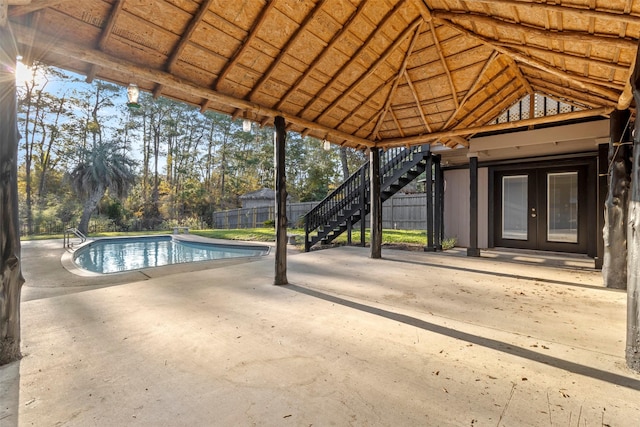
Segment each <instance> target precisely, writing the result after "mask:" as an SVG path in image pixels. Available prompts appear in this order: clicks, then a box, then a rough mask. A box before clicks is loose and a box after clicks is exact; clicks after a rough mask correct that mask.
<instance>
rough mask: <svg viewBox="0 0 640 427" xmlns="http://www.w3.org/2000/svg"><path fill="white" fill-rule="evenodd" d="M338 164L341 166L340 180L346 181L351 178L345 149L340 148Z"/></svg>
mask: <svg viewBox="0 0 640 427" xmlns="http://www.w3.org/2000/svg"><path fill="white" fill-rule="evenodd" d="M340 164H341V165H342V178H343V179H344V180H345V181H346V180H347V178H349V177H350V176H351V174H350V173H349V162H348V159H347V147H340Z"/></svg>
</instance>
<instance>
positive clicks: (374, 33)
mask: <svg viewBox="0 0 640 427" xmlns="http://www.w3.org/2000/svg"><path fill="white" fill-rule="evenodd" d="M405 2H406V0H400V1H399V2H398V4H396V6H395V7H394V8H393V9H391V10H390V11H389V12H387V14H386V15H385V16H384V17H383V18H382V19H381V20H380V22H379V23H378V25H377V27H376V29H375V30H374V31H372V32H371V34H369V37H367V39H366V40H365V41H364V43H362V44H361V45H360V47H359V48H358V50H357V51H356V52H355V53H354V54H353V55H352V56H351V58H350V59H349V60H348V61H347V62H345V63H344V64H343V65H342V67H340V69H338V71H336V73H335V74H334V75H333V76H331V80H330V82H329V84H327V85H325V86H324V87H323V88H322V89H321V90H320V91H319V92H318V93H317V94H315V95H314V96H313V97H312V98H311V99H310V100H309V102H307V103H306V104H305V106H304V107H302V112H301V113H300V115H301V116H303V115H304V114H305V113H306V112H307V110H308V109H309V108H310V107H311V106H312V105H313V104H314V103H315V102H316V101H318V100H320V99H322V97H323V96H324V94H325V93H326V92H327V91H328V90H329V89H331V88H332V87H333V85H332V83H333V82H335V81H336V80H338V78H339V76H340V75H342V73H344V71H345V70H346V69H347V68H349V67H350V66H351V65H352V64H353V63H354V62H356V61H357V60H358V58H359V57H360V55H361V54H362V52H364V51H365V50H366V49H368V48H369V46H370V45H371V43H372V42H373V40H374V39H375V37H376V36H377V35H379V34H380V32H381V31H382V28H383V27H384V26H385V24H386V23H387V22H388V21H389V20H390V19H391V18H392V17H393V16H394V15H395V14H396V12H398V10H400V8H401V7H402V6H404V3H405Z"/></svg>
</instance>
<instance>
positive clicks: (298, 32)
mask: <svg viewBox="0 0 640 427" xmlns="http://www.w3.org/2000/svg"><path fill="white" fill-rule="evenodd" d="M325 3H326V0H320V1H319V2H318V3H316V5H315V7H314V8H313V10H312V11H311V13H309V14H307V16H306V17H305V18H304V20H303V21H302V23H301V24H300V26H299V27H298V28H297V29H296V31H295V32H294V33H293V35H292V36H291V37H290V38H289V40H287V42H286V43H285V45H284V46H283V47H282V49H280V52H279V53H278V56H277V57H276V58H275V59H274V60H273V62H272V63H271V65H270V66H269V68H268V69H267V71H265V72H264V74H263V75H262V76H261V77H260V79H259V80H258V82H257V83H256V84H255V85H254V86H253V88H252V89H251V92H249V95H248V96H247V99H249V100H253V98H254V96H255V94H256V93H257V92H258V91H259V90H260V89H261V88H262V85H263V84H264V83H265V82H266V81H267V80H269V78H270V77H271V74H273V72H274V71H275V69H276V67H277V66H278V65H280V63H281V62H282V59H283V58H284V57H285V56H286V55H288V54H289V49H291V46H293V44H294V43H295V42H296V41H297V40H298V38H299V37H300V36H301V35H302V34H303V32H304V31H305V30H306V29H307V25H309V23H310V22H311V21H313V20H314V19H315V18H316V17H317V16H318V14H320V12H321V11H322V7H323V6H324V4H325Z"/></svg>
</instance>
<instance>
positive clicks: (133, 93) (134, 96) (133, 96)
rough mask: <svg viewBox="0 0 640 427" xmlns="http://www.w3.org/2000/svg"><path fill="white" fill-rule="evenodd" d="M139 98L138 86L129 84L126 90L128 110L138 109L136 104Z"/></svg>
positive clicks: (138, 105) (138, 106)
mask: <svg viewBox="0 0 640 427" xmlns="http://www.w3.org/2000/svg"><path fill="white" fill-rule="evenodd" d="M139 97H140V89H139V88H138V85H137V84H135V83H130V84H129V87H128V88H127V98H128V100H129V102H127V106H128V107H129V108H140V104H138V98H139Z"/></svg>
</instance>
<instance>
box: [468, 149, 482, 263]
mask: <svg viewBox="0 0 640 427" xmlns="http://www.w3.org/2000/svg"><path fill="white" fill-rule="evenodd" d="M467 256H474V257H478V256H480V249H478V155H477V154H476V153H470V154H469V247H468V248H467Z"/></svg>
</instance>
